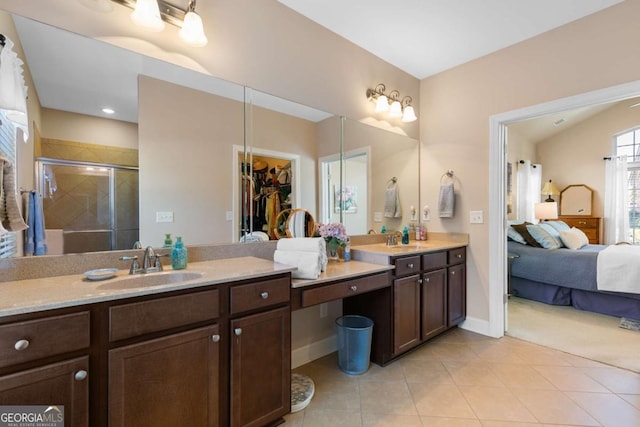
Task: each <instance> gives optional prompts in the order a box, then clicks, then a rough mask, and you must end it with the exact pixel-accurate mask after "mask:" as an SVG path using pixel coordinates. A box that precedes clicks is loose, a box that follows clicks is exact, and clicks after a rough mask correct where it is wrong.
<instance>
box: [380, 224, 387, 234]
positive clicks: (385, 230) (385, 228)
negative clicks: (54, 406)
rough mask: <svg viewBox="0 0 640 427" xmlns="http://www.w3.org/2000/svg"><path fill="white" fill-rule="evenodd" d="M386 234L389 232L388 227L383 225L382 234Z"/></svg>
mask: <svg viewBox="0 0 640 427" xmlns="http://www.w3.org/2000/svg"><path fill="white" fill-rule="evenodd" d="M386 232H387V227H386V226H384V225H383V226H382V228H381V229H380V233H381V234H384V233H386Z"/></svg>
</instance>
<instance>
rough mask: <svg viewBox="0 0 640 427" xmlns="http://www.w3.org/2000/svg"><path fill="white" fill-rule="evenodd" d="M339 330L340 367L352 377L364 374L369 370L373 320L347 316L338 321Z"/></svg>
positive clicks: (339, 318)
mask: <svg viewBox="0 0 640 427" xmlns="http://www.w3.org/2000/svg"><path fill="white" fill-rule="evenodd" d="M336 326H337V329H338V334H337V335H338V366H339V368H340V370H342V371H343V372H345V373H347V374H350V375H358V374H364V373H365V372H367V370H368V369H369V357H370V355H371V334H372V331H373V320H371V319H369V318H368V317H364V316H356V315H347V316H342V317H338V318H337V319H336Z"/></svg>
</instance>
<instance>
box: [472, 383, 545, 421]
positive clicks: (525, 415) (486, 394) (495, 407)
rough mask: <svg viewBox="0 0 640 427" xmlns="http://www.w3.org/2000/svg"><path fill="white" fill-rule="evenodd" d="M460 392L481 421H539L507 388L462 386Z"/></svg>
mask: <svg viewBox="0 0 640 427" xmlns="http://www.w3.org/2000/svg"><path fill="white" fill-rule="evenodd" d="M460 391H461V392H462V394H463V395H464V397H465V399H466V400H467V402H469V405H470V406H471V408H472V409H473V412H474V413H475V414H476V416H477V417H478V418H479V419H480V420H496V421H517V422H536V421H537V420H536V419H535V418H534V416H533V415H532V414H531V413H530V412H529V411H528V410H527V408H526V407H525V406H524V405H523V404H522V403H520V401H518V399H517V398H516V396H514V395H513V394H512V393H511V392H510V391H509V390H508V389H507V388H505V387H484V386H460Z"/></svg>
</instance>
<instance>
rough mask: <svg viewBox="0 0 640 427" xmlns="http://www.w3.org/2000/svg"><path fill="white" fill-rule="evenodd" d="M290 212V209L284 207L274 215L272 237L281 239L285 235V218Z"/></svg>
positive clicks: (286, 218) (287, 217)
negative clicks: (274, 221)
mask: <svg viewBox="0 0 640 427" xmlns="http://www.w3.org/2000/svg"><path fill="white" fill-rule="evenodd" d="M289 214H291V209H285V210H283V211H280V213H279V214H278V216H277V217H276V226H275V227H274V228H273V230H272V231H273V237H275V238H276V239H283V238H285V237H287V220H288V219H289Z"/></svg>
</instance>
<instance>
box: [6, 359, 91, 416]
mask: <svg viewBox="0 0 640 427" xmlns="http://www.w3.org/2000/svg"><path fill="white" fill-rule="evenodd" d="M88 371H89V357H79V358H77V359H72V360H66V361H64V362H60V363H53V364H51V365H46V366H42V367H39V368H35V369H30V370H28V371H22V372H18V373H15V374H11V375H5V376H3V377H0V405H51V406H64V417H65V423H64V425H65V426H71V427H79V426H88V425H89V378H88V377H87V372H88Z"/></svg>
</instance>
